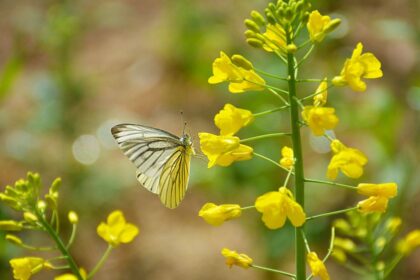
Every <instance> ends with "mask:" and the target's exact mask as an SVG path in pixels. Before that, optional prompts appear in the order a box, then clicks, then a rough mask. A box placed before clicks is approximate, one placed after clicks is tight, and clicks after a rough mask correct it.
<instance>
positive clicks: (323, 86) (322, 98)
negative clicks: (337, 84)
mask: <svg viewBox="0 0 420 280" xmlns="http://www.w3.org/2000/svg"><path fill="white" fill-rule="evenodd" d="M327 89H328V82H327V78H325V79H324V80H323V81H322V82H321V83H320V84H319V86H318V88H317V89H316V91H315V92H319V93H318V94H317V95H315V96H314V106H315V107H321V106H324V105H325V104H326V103H327V98H328V91H327Z"/></svg>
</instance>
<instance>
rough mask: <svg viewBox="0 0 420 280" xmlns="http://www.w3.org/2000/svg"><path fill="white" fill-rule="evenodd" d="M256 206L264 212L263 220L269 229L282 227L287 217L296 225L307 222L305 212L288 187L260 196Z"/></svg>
mask: <svg viewBox="0 0 420 280" xmlns="http://www.w3.org/2000/svg"><path fill="white" fill-rule="evenodd" d="M255 208H256V209H257V211H259V212H261V213H262V214H263V215H262V221H263V222H264V224H265V225H266V226H267V227H268V228H269V229H278V228H281V227H282V226H283V225H284V223H285V221H286V217H287V218H288V219H289V220H290V222H291V223H292V224H293V226H295V227H300V226H301V225H303V224H304V223H305V219H306V215H305V212H304V211H303V209H302V207H301V206H300V205H299V204H298V203H297V202H296V201H295V200H294V198H293V194H292V193H291V192H290V190H288V189H287V188H286V187H281V188H280V189H279V191H278V192H268V193H266V194H263V195H262V196H260V197H258V198H257V200H256V201H255Z"/></svg>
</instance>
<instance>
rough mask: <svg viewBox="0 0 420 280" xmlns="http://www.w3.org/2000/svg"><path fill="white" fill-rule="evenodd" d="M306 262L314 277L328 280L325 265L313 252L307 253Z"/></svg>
mask: <svg viewBox="0 0 420 280" xmlns="http://www.w3.org/2000/svg"><path fill="white" fill-rule="evenodd" d="M306 260H307V261H308V264H309V267H310V268H311V271H312V274H313V275H314V276H319V278H321V279H322V280H329V279H330V275H329V274H328V271H327V268H326V267H325V264H324V263H323V262H322V260H320V259H319V258H318V255H317V254H316V253H315V252H309V253H308V255H307V257H306Z"/></svg>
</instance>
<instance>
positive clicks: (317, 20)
mask: <svg viewBox="0 0 420 280" xmlns="http://www.w3.org/2000/svg"><path fill="white" fill-rule="evenodd" d="M340 22H341V20H340V19H333V20H331V18H330V17H329V16H323V15H321V14H320V13H319V12H318V10H314V11H312V12H311V13H310V14H309V19H308V23H307V24H306V27H307V28H308V31H309V37H310V39H311V41H312V42H317V43H319V42H321V41H322V40H323V39H324V37H325V35H326V34H327V33H329V32H332V31H333V30H334V29H335V28H336V27H337V26H338V25H339V24H340Z"/></svg>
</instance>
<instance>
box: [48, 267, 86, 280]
mask: <svg viewBox="0 0 420 280" xmlns="http://www.w3.org/2000/svg"><path fill="white" fill-rule="evenodd" d="M80 275H81V276H82V278H83V279H86V278H87V273H86V271H85V270H84V269H83V268H81V269H80ZM54 280H78V278H77V276H76V275H74V274H71V273H66V274H62V275H59V276H57V277H54Z"/></svg>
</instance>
